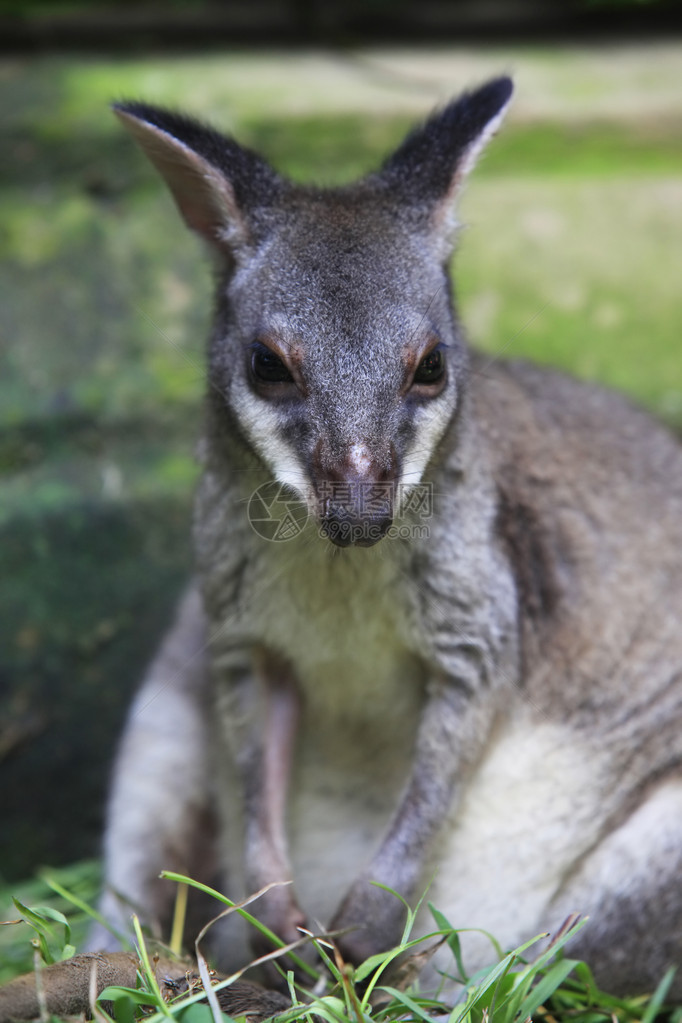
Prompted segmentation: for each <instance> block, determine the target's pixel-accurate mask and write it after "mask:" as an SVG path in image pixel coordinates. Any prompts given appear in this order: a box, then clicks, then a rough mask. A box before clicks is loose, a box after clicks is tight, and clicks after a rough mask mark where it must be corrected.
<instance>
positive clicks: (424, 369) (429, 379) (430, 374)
mask: <svg viewBox="0 0 682 1023" xmlns="http://www.w3.org/2000/svg"><path fill="white" fill-rule="evenodd" d="M444 372H445V357H444V356H443V353H442V351H441V350H440V348H434V350H433V351H432V352H429V354H428V355H425V356H424V358H423V359H422V361H421V362H420V363H419V365H418V366H417V369H416V372H415V374H414V377H413V380H412V383H414V384H437V383H438V381H439V380H440V379H441V378H442V376H443V373H444Z"/></svg>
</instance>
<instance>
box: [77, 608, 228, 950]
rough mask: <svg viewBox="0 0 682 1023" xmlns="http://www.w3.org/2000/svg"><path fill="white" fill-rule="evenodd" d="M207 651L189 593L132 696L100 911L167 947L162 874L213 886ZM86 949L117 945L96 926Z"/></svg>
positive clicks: (169, 889) (169, 899)
mask: <svg viewBox="0 0 682 1023" xmlns="http://www.w3.org/2000/svg"><path fill="white" fill-rule="evenodd" d="M205 646H206V636H205V623H204V617H203V609H202V607H201V601H200V598H199V595H198V594H197V593H196V591H194V590H191V591H189V592H188V593H187V594H186V595H185V597H184V598H183V600H182V603H181V605H180V608H179V611H178V615H177V620H176V622H175V624H174V626H173V628H172V629H171V631H170V632H169V633H168V635H167V636H166V638H165V640H164V642H163V644H162V646H161V649H160V651H159V653H158V655H157V657H156V659H155V660H154V662H153V663H152V665H151V668H150V670H149V672H148V674H147V677H146V679H145V681H144V684H143V685H142V688H141V689H140V690H139V692H138V693H137V695H136V697H135V700H134V702H133V705H132V707H131V709H130V712H129V715H128V720H127V724H126V727H125V731H124V735H123V739H122V742H121V745H120V748H119V752H118V757H117V761H116V765H115V768H114V776H113V784H112V790H111V795H110V799H109V812H108V825H107V831H106V835H105V839H104V857H105V884H106V892H105V895H104V896H103V899H102V902H101V906H100V909H101V912H102V914H103V915H104V917H105V918H106V919H107V920H108V921H109V922H110V923H111V924H112V925H113V926H114V927H115V928H116V929H117V930H119V931H122V932H123V933H126V934H129V933H130V917H131V914H132V913H133V912H136V913H138V915H139V916H140V917H141V919H142V922H143V923H147V924H149V925H150V926H152V927H156V928H161V929H162V930H163V937H165V938H166V939H167V938H168V932H167V927H168V922H169V919H170V915H171V912H172V907H173V902H174V899H175V892H176V886H175V885H174V884H172V883H171V882H169V881H161V880H159V877H158V875H159V872H160V871H161V870H164V869H166V870H177V871H179V872H182V873H187V874H190V875H191V876H193V877H196V876H197V874H200V875H201V878H202V879H204V880H206V881H208V882H209V883H210V882H211V881H214V880H215V874H216V869H215V858H216V852H215V844H216V842H215V831H216V828H215V826H214V821H213V811H212V808H211V804H212V800H211V798H210V792H209V789H210V785H209V763H208V752H207V749H208V736H207V721H206V717H207V715H206V657H205ZM119 896H122V897H119ZM194 908H195V909H196V908H197V907H194ZM193 925H194V926H196V921H192V920H190V922H189V925H188V929H189V927H191V926H193ZM89 945H90V947H91V948H93V949H99V948H112V947H116V945H117V942H116V939H115V938H114V937H113V936H112V935H111V934H110V933H109V932H108V931H107V930H105V929H104V928H103V927H101V926H99V925H98V926H97V927H96V928H95V929H94V930H93V932H92V933H91V935H90V940H89Z"/></svg>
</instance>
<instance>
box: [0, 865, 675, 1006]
mask: <svg viewBox="0 0 682 1023" xmlns="http://www.w3.org/2000/svg"><path fill="white" fill-rule="evenodd" d="M166 876H167V877H168V879H169V880H171V881H173V880H176V881H180V882H185V883H188V884H190V885H195V882H193V881H191V879H189V878H183V877H182V876H181V875H172V874H169V875H166ZM95 877H96V871H94V870H93V867H92V865H90V864H83V865H82V866H81V867H75V868H72V870H71V871H70V872H64V871H62V872H61V875H60V876H59V877H54V878H53V880H52V881H50V879H49V878H46V880H44V881H40V882H34V883H33V885H32V886H30V888H24V889H23V890H22V891H21V893H20V895H19V896H17V895H14V896H13V898H12V901H11V909H10V910H9V912H10V913H11V916H12V918H13V921H14V922H13V923H12V924H10V925H9V926H8V928H3V929H2V930H0V952H2V955H3V959H2V962H3V963H4V965H3V966H2V967H0V984H1V983H3V982H6V981H7V980H8V979H10V977H11V976H12V974H13V972H18V971H19V970H20V969H21V970H23V971H25V972H30V971H31V969H32V968H33V967H34V963H35V957H36V954H37V955H38V957H39V959H40V960H41V961H42V963H43V965H44V966H49V965H51V964H53V963H59V962H61V961H63V960H65V959H68V958H70V957H71V956H72V955H74V953H75V952H76V951H77V944H78V941H79V938H80V937H81V936H82V933H83V928H84V921H85V919H86V917H87V914H85V913H84V912H83V909H84V905H83V904H84V900H85V899H87V896H88V893H89V892H91V890H92V884H93V880H94V879H95ZM55 882H56V884H55ZM69 884H70V885H71V890H70V891H69V890H68V886H69ZM195 886H196V887H199V888H201V889H202V890H203V891H204V892H207V893H208V894H211V895H213V896H214V897H215V898H216V903H217V904H216V916H217V915H218V912H219V911H221V912H222V914H223V915H224V914H225V913H233V912H236V913H239V914H240V915H242V916H243V917H245V919H246V920H247V921H248V922H249V924H251V925H254V926H256V927H258V929H259V930H261V931H263V930H264V929H263V926H262V925H261V924H259V923H258V921H257V920H256V919H255V918H254V917H253V916H252V915H251V912H250V909H251V903H253V902H254V901H256V902H257V897H256V899H255V900H254V898H251V899H248V900H245V902H243V903H239V904H237V905H235V904H234V903H232V902H230V900H228V899H226V898H225V897H224V896H222V895H220V894H219V893H218V892H215V891H213V890H212V889H208V888H206V887H205V886H204V885H199V884H196V885H195ZM55 888H56V889H57V890H58V891H60V892H61V893H62V894H63V895H64V897H63V898H61V897H60V898H55V894H54V889H55ZM31 897H33V898H39V899H40V905H38V906H36V905H35V904H27V901H28V900H29V898H31ZM8 904H9V899H8V896H7V893H3V892H0V906H2V908H3V909H5V907H6V906H8ZM226 906H227V909H226V908H225V907H226ZM417 908H419V907H417ZM429 910H430V913H431V918H432V921H433V924H432V927H433V930H432V932H431V933H430V934H429V935H427V936H425V937H424V938H421V939H413V938H412V937H411V933H412V929H413V926H414V922H415V917H416V910H411V909H409V907H407V906H406V922H405V927H404V931H403V935H402V938H401V941H400V942H399V944H398V945H397V946H396V947H395V948H394V949H391V950H389V951H388V952H385V953H381V954H378V955H375V956H372V957H371V958H370V959H368V960H367V961H366V962H365V963H363V964H361V965H360V966H358V967H357V968H355V969H354V968H352V967H350V966H348V965H347V964H344V963H343V961H342V960H341V959H340V958H339V956H338V953H337V952H335V950H334V948H333V944H331V943H330V942H329V940H328V939H326V938H324V937H319V938H313V939H311V940H312V942H313V944H314V946H315V951H316V953H317V956H316V960H317V965H316V966H315V967H311V966H310V965H309V964H308V963H305V962H304V963H301V965H302V966H305V971H306V972H305V974H304V976H305V977H306V981H304V982H302V983H299V982H298V981H296V980H295V978H294V975H293V973H291V972H289V973H285V972H284V971H280V972H281V973H282V977H285V978H286V980H287V983H288V988H289V993H290V997H291V1003H292V1004H291V1008H290V1009H289V1010H286V1011H285V1012H284V1013H282V1014H280V1016H279V1017H278V1018H279V1019H281V1020H282V1023H297V1021H299V1020H300V1021H305V1023H310V1021H311V1020H313V1019H317V1020H323V1021H325V1023H346V1021H351V1023H394V1021H395V1023H398V1021H402V1023H431V1021H432V1020H433V1019H434V1017H438V1016H442V1017H443V1018H446V1017H447V1019H448V1023H527V1021H530V1020H531V1019H532V1020H536V1021H538V1023H557V1021H558V1020H570V1021H573V1023H601V1021H604V1023H607V1021H610V1023H654V1021H655V1020H658V1019H660V1018H664V1019H665V1020H666V1023H680V1020H681V1019H682V1010H681V1009H676V1010H675V1009H671V1008H670V1007H669V1006H667V1005H666V1003H665V997H666V992H667V990H668V988H669V985H670V983H671V981H672V976H673V972H674V971H669V972H668V973H667V974H666V975H665V977H663V978H662V979H661V983H660V984H659V986H658V988H657V989H656V991H655V992H653V993H652V994H651V995H649V996H639V997H635V998H627V999H626V998H615V997H613V996H611V995H609V994H607V993H606V992H604V991H601V990H600V989H599V987H598V986H597V984H596V983H595V980H594V977H593V976H592V974H591V972H590V970H589V968H588V967H587V966H586V964H585V963H583V962H581V961H579V960H575V959H572V958H570V955H569V954H568V952H567V951H566V950H565V946H566V945H568V944H569V942H570V941H571V939H572V938H573V937H574V936H575V934H576V933H577V932H578V931H579V930H580V928H581V926H583V925H584V923H585V921H575V922H573V923H572V924H570V925H568V926H566V927H565V928H563V929H562V932H560V933H559V934H558V935H555V936H554V938H553V939H552V941H551V942H550V943H549V944H548V943H547V941H546V940H545V939H546V938H547V936H546V935H539V936H537V937H536V938H533V939H532V940H530V941H528V942H526V943H525V944H524V945H522V946H520V947H519V948H516V949H511V950H504V949H501V948H499V946H497V945H496V943H495V941H494V939H491V965H490V966H488V967H486V968H484V969H481V970H479V971H478V972H477V973H476V974H473V975H470V974H469V973H468V972H467V969H466V964H465V962H464V960H463V956H462V948H461V944H460V936H459V934H458V932H457V930H456V929H455V928H453V927H452V925H451V923H450V922H449V921H448V920H447V919H446V918H445V917H444V916H443V915H442V914H441V913H440V912H439V911H438V910H437V909H436V908H435V907H433V906H429ZM134 925H135V932H136V941H135V947H136V949H137V951H138V955H139V958H140V964H141V965H140V970H139V974H140V976H139V984H138V987H137V989H131V988H125V987H115V988H114V987H109V988H106V989H105V991H104V992H102V994H101V995H100V996H99V998H98V1006H99V1009H98V1012H99V1016H98V1018H99V1019H100V1021H101V1023H108V1021H110V1020H112V1019H113V1020H116V1021H117V1023H122V1021H129V1023H132V1021H133V1020H134V1019H139V1018H144V1019H145V1020H146V1021H147V1023H168V1021H169V1020H175V1019H177V1020H178V1021H180V1020H182V1021H185V1023H186V1021H187V1020H188V1019H190V1017H191V1020H192V1023H219V1021H220V1020H221V1019H222V1020H226V1021H227V1020H229V1017H228V1016H225V1015H224V1014H222V1013H221V1012H220V1011H219V1009H218V1007H217V1004H216V1005H215V1007H214V1009H211V1007H210V1006H209V1005H207V1004H206V991H207V990H209V989H210V991H211V994H212V996H213V997H215V995H216V994H218V993H219V992H221V991H222V992H223V993H226V990H225V989H226V988H228V987H229V985H230V984H231V983H232V982H234V980H236V979H238V978H239V977H240V976H241V975H242V974H243V973H244V972H245V971H246V970H247V969H248V968H249V967H248V965H246V964H245V967H244V969H242V970H240V971H239V972H238V973H236V974H233V975H231V977H230V978H227V979H225V978H221V977H219V976H218V977H215V976H214V977H213V978H212V979H211V978H210V977H209V973H208V970H207V965H208V964H207V963H206V961H205V960H203V956H202V955H201V954H199V955H198V961H199V976H198V977H197V980H196V982H195V983H194V984H192V985H191V986H190V989H189V990H188V991H187V992H185V993H183V994H182V995H180V996H178V997H177V998H175V999H173V1000H172V1001H170V1002H169V1001H167V999H166V997H164V996H163V995H162V993H161V991H160V990H159V985H158V983H157V979H156V977H155V974H154V969H153V966H152V962H153V960H152V953H151V952H150V951H148V950H147V947H146V946H147V939H145V936H144V934H143V932H142V930H141V929H140V927H139V924H138V923H137V921H136V920H135V921H134ZM10 928H17V929H18V930H19V934H18V936H16V937H15V936H14V935H11V937H10V939H9V940H7V937H6V933H4V934H3V931H5V932H7V930H9V929H10ZM272 937H273V946H274V947H273V951H272V952H271V953H269V954H266V955H265V956H263V957H262V958H261V960H259V962H262V961H264V960H266V959H269V960H270V961H271V963H275V964H277V965H279V962H280V961H281V956H282V955H284V954H286V955H287V960H288V962H289V963H295V962H299V963H300V962H301V961H300V960H299V959H298V956H297V953H296V951H295V947H296V946H290V945H289V946H283V945H282V942H279V941H278V940H277V939H275V938H274V936H272ZM306 942H307V939H305V938H304V939H302V940H301V942H299V943H297V945H299V944H305V943H306ZM278 946H279V947H278ZM155 947H158V946H155ZM443 947H445V948H446V949H447V951H448V953H449V960H448V961H446V963H445V965H444V966H442V967H441V970H442V973H441V980H440V983H438V984H437V985H436V988H435V989H430V990H426V989H422V988H420V984H419V977H418V974H419V967H420V966H421V965H423V964H424V963H425V962H428V960H429V959H430V957H431V954H432V952H433V951H435V950H436V948H440V949H442V948H443ZM175 951H176V953H177V952H179V951H180V950H179V949H176V950H175ZM399 958H400V963H401V964H402V965H399V963H398V959H399ZM408 976H409V977H410V979H409V981H408V979H407V978H408ZM313 986H314V988H315V991H314V993H313V990H312V988H313ZM142 1009H143V1010H144V1011H143V1012H142V1011H141V1010H142ZM110 1013H113V1016H112V1015H110ZM54 1019H55V1017H53V1020H54Z"/></svg>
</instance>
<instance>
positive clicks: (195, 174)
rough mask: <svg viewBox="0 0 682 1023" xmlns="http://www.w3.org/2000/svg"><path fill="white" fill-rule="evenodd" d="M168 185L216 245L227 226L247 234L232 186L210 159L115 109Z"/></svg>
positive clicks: (188, 219) (194, 225)
mask: <svg viewBox="0 0 682 1023" xmlns="http://www.w3.org/2000/svg"><path fill="white" fill-rule="evenodd" d="M116 113H117V115H118V117H119V118H120V119H121V120H122V121H123V123H124V124H125V126H126V128H127V129H128V131H129V132H130V133H131V135H132V136H133V138H134V139H135V141H136V142H137V143H138V144H139V145H140V146H141V148H142V149H143V150H144V152H145V153H146V155H147V157H148V158H149V159H150V160H151V162H152V163H153V164H154V166H155V167H156V169H157V170H158V172H159V173H160V174H161V176H162V177H163V179H164V181H165V182H166V184H167V185H168V187H169V189H170V191H171V193H172V195H173V198H174V199H175V202H176V205H177V207H178V209H179V210H180V213H181V214H182V217H183V220H184V221H185V223H186V224H187V226H188V227H189V228H191V230H192V231H196V232H197V234H200V235H201V236H202V237H204V238H206V240H207V241H209V242H211V244H213V245H215V244H217V243H218V242H219V241H220V238H221V235H222V234H224V233H225V231H226V229H230V231H231V233H234V229H235V227H237V229H238V230H239V228H241V232H242V233H243V234H244V235H245V234H246V224H245V223H244V218H243V216H242V214H241V212H240V210H239V208H238V206H237V203H236V200H235V196H234V192H233V190H232V186H231V185H230V183H229V182H228V181H227V179H226V178H225V177H223V175H222V174H221V173H220V171H218V170H217V169H216V168H215V167H213V166H212V165H211V164H210V163H208V162H207V161H206V160H204V159H203V158H202V157H200V156H198V155H197V154H196V153H195V152H193V150H191V149H189V148H188V147H187V146H185V145H184V144H183V143H182V142H179V141H178V140H177V139H175V138H173V136H172V135H169V134H167V133H166V132H164V131H161V129H159V128H157V127H155V126H153V125H150V124H148V123H146V122H145V121H142V120H140V119H139V118H137V117H134V116H132V115H131V114H127V113H125V112H123V111H118V110H117V111H116Z"/></svg>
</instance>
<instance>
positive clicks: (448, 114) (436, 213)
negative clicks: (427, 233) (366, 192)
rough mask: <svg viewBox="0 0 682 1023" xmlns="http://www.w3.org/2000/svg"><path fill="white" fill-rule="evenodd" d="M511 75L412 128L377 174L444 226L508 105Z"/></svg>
mask: <svg viewBox="0 0 682 1023" xmlns="http://www.w3.org/2000/svg"><path fill="white" fill-rule="evenodd" d="M513 88H514V87H513V84H512V81H511V79H510V78H507V77H504V78H495V79H494V80H493V81H491V82H487V83H486V84H485V85H483V86H481V88H480V89H476V90H475V91H474V92H466V93H464V94H463V95H462V96H460V97H459V99H456V100H454V102H452V103H450V104H449V105H448V106H447V107H445V109H444V110H441V111H439V112H438V113H437V114H435V115H434V116H433V117H431V118H430V119H429V120H428V121H427V122H426V123H425V124H423V125H421V126H420V127H418V128H416V129H415V130H414V131H413V132H411V133H410V134H409V135H408V136H407V138H406V139H405V141H404V142H403V144H402V145H401V146H400V147H399V148H398V149H397V150H396V151H395V153H393V155H392V156H390V157H389V158H388V160H387V161H386V162H385V163H384V165H383V167H382V168H381V171H380V172H379V176H380V178H381V179H382V180H384V181H385V182H386V183H387V184H389V185H391V186H392V187H394V188H395V189H396V191H398V192H399V193H400V194H401V199H402V201H403V202H405V203H407V204H409V205H412V206H420V207H426V209H428V210H429V211H430V212H431V216H432V218H433V223H434V226H437V227H446V226H447V222H448V221H449V219H450V217H449V216H448V213H449V211H450V210H451V209H452V205H453V203H454V200H455V197H456V195H457V193H458V191H459V189H460V187H461V185H462V182H463V181H464V178H465V177H466V176H467V174H468V173H469V171H470V170H471V169H472V167H473V166H474V164H475V162H476V160H477V158H478V155H479V153H480V152H481V150H482V149H483V147H484V146H485V145H486V143H487V142H488V140H489V139H490V138H491V137H492V135H494V133H495V132H496V131H497V128H498V127H499V125H500V123H501V121H502V118H503V117H504V114H505V111H506V109H507V107H508V106H509V102H510V99H511V94H512V91H513Z"/></svg>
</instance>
